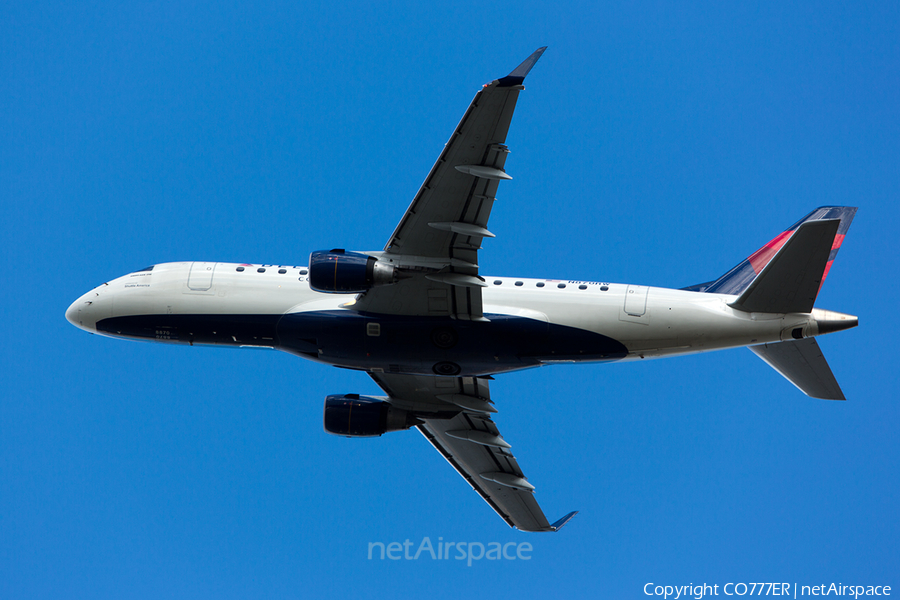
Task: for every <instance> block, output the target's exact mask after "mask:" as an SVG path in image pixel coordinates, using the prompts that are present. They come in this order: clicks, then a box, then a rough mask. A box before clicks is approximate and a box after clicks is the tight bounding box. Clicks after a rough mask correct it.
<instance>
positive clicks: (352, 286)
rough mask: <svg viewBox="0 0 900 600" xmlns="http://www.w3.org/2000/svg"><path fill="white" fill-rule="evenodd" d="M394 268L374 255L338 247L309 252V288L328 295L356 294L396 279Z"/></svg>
mask: <svg viewBox="0 0 900 600" xmlns="http://www.w3.org/2000/svg"><path fill="white" fill-rule="evenodd" d="M397 276H398V273H397V270H396V269H395V268H394V267H393V266H391V265H388V264H385V263H383V262H381V261H379V260H378V259H377V258H375V257H374V256H369V255H367V254H360V253H359V252H346V251H344V250H341V249H335V250H328V251H325V250H318V251H316V252H313V253H312V254H310V255H309V287H311V288H312V289H314V290H316V291H317V292H325V293H328V294H356V293H361V292H365V291H366V290H368V289H370V288H373V287H375V286H377V285H388V284H390V283H394V282H395V281H396V280H397Z"/></svg>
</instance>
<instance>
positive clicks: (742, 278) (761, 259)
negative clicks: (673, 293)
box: [684, 206, 856, 295]
mask: <svg viewBox="0 0 900 600" xmlns="http://www.w3.org/2000/svg"><path fill="white" fill-rule="evenodd" d="M855 215H856V207H855V206H821V207H819V208H817V209H816V210H814V211H812V212H811V213H809V214H808V215H806V216H805V217H803V218H802V219H800V220H799V221H797V222H796V223H794V224H793V225H791V226H790V227H789V228H788V229H787V230H786V231H784V232H783V233H781V234H780V235H778V236H777V237H775V239H773V240H771V241H770V242H769V243H768V244H766V245H765V246H763V247H762V248H760V249H759V250H757V251H756V252H754V253H753V254H751V255H750V256H749V257H747V258H746V259H745V260H744V261H743V262H741V264H739V265H738V266H736V267H735V268H733V269H731V270H730V271H728V272H727V273H725V274H724V275H722V276H721V277H719V278H718V279H716V280H715V281H711V282H709V283H701V284H699V285H694V286H691V287H687V288H684V289H685V290H689V291H693V292H708V293H711V294H734V295H738V294H740V293H741V292H743V291H744V290H745V289H747V286H748V285H750V282H751V281H753V280H754V279H756V276H757V275H759V274H760V273H761V272H762V270H763V269H764V268H765V266H766V265H767V264H769V261H770V260H772V257H773V256H775V254H777V253H778V251H779V250H781V247H782V246H784V244H785V243H786V242H787V241H788V240H789V239H790V238H791V236H792V235H793V234H794V232H795V231H796V230H797V228H798V227H800V225H802V224H803V223H806V222H807V221H826V220H831V219H840V220H841V224H840V225H839V226H838V230H837V233H836V234H835V236H834V242H833V243H832V245H831V254H830V255H829V256H828V262H827V263H826V264H825V271H824V273H823V274H822V283H825V278H826V277H827V276H828V271H829V270H830V269H831V263H833V262H834V259H835V257H837V253H838V250H840V248H841V243H843V241H844V236H846V235H847V230H848V229H850V223H851V222H853V217H854V216H855ZM821 288H822V286H821V284H820V285H819V289H821Z"/></svg>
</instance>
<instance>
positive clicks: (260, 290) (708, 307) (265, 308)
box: [66, 262, 830, 374]
mask: <svg viewBox="0 0 900 600" xmlns="http://www.w3.org/2000/svg"><path fill="white" fill-rule="evenodd" d="M485 281H486V282H487V283H488V287H486V288H484V289H483V302H484V314H485V315H486V316H487V317H488V319H489V320H492V321H495V320H497V319H498V317H499V316H502V317H503V318H504V320H505V321H506V320H508V323H510V324H517V323H525V324H528V325H529V327H532V328H534V327H537V329H535V330H534V331H537V332H538V333H537V334H533V333H529V337H528V341H529V343H530V342H531V341H534V339H535V337H538V338H542V336H545V335H546V336H547V340H550V341H549V342H547V343H548V345H547V346H546V348H544V347H537V346H535V348H534V349H532V350H530V351H529V353H527V354H528V355H529V357H530V358H528V359H527V360H525V362H522V360H521V357H520V358H519V359H517V360H513V358H512V356H513V355H515V354H516V349H517V348H520V347H522V346H523V343H524V341H523V339H518V340H517V339H515V338H514V337H510V334H509V329H508V328H507V330H505V331H506V333H500V334H492V332H491V325H492V323H483V324H471V323H469V324H466V326H467V327H469V328H471V331H472V333H471V335H472V336H475V337H473V338H472V343H473V344H476V345H480V346H484V344H485V342H484V341H483V340H484V339H493V338H492V335H493V337H498V336H499V337H500V338H504V339H505V340H506V342H504V343H503V344H501V343H499V342H498V346H497V348H498V349H496V350H491V352H493V359H494V360H493V361H491V360H488V359H485V360H481V361H480V362H479V361H475V363H473V364H472V366H470V367H468V368H466V367H464V369H463V370H464V371H465V373H464V374H488V373H490V372H501V371H509V370H516V369H517V368H527V367H529V366H535V365H536V364H550V363H555V362H590V361H598V360H628V359H643V358H654V357H663V356H672V355H676V354H687V353H693V352H703V351H708V350H716V349H721V348H731V347H739V346H748V345H753V344H763V343H768V342H777V341H781V340H787V339H792V338H797V337H798V336H800V337H808V336H814V335H817V334H818V327H817V321H816V319H817V318H819V319H822V318H825V317H827V316H829V315H830V313H826V312H825V311H819V310H814V311H813V313H807V314H767V313H747V312H742V311H739V310H735V309H733V308H731V307H730V306H729V305H728V303H729V302H731V301H733V300H734V298H735V297H734V296H729V295H721V294H709V293H700V292H690V291H684V290H674V289H665V288H655V287H646V286H639V285H626V284H615V283H599V282H587V281H584V282H582V281H557V280H544V279H522V278H519V279H517V278H509V277H497V278H493V277H486V278H485ZM355 297H356V296H355V294H354V295H346V294H324V293H320V292H316V291H314V290H311V289H310V287H309V283H308V278H307V270H306V268H305V267H298V266H278V265H247V264H245V265H238V264H232V263H191V262H179V263H165V264H160V265H156V266H155V267H153V268H152V270H145V271H138V272H135V273H130V274H128V275H125V276H123V277H119V278H117V279H114V280H112V281H110V282H108V283H105V284H103V285H101V286H99V287H97V288H95V289H94V290H91V291H90V292H88V293H87V294H85V295H84V296H82V297H81V298H79V299H78V300H76V301H75V302H74V303H73V304H72V305H71V306H70V307H69V309H68V311H67V312H66V317H67V318H68V319H69V320H70V321H71V322H72V323H73V324H75V325H77V326H78V327H80V328H82V329H85V330H88V331H91V332H96V333H100V334H103V335H109V336H113V337H128V338H135V339H145V340H150V341H163V342H183V343H191V344H193V343H198V344H221V345H232V346H256V347H260V346H262V347H272V348H277V349H281V350H285V351H288V352H292V353H295V354H299V355H301V356H304V357H306V358H310V359H313V360H318V361H321V362H326V363H331V364H338V365H341V366H348V367H351V368H359V369H363V370H376V371H377V370H382V369H384V368H387V367H386V366H385V365H388V364H390V365H393V364H394V360H395V359H394V358H393V357H391V356H384V357H375V358H374V359H373V358H372V357H371V356H366V357H365V358H361V357H362V356H363V355H366V354H368V355H371V354H372V352H371V350H372V349H374V348H375V346H372V345H371V344H372V343H373V342H375V341H376V340H373V339H371V338H372V337H373V336H374V337H380V336H387V335H389V334H390V330H391V328H392V327H394V328H396V327H400V324H395V323H394V322H392V321H391V320H390V319H386V320H385V319H379V318H378V317H377V316H363V317H362V320H364V321H365V324H366V326H367V329H366V330H365V331H366V333H365V334H363V333H359V334H358V338H359V339H357V334H355V333H349V334H347V335H349V336H350V338H349V339H350V340H351V341H350V343H349V345H351V346H352V345H353V344H354V343H355V341H358V342H359V345H360V346H359V352H358V353H356V354H359V355H360V358H354V356H355V354H354V352H352V351H350V352H344V351H343V350H342V351H341V352H337V353H336V352H333V351H331V350H329V349H328V343H327V341H325V340H323V338H327V337H328V332H330V331H335V332H338V331H341V327H342V324H343V323H344V321H346V320H348V319H356V320H360V319H361V317H360V315H359V314H358V313H357V312H356V311H354V310H353V309H352V308H347V307H345V306H344V305H349V306H351V307H352V304H353V301H354V299H355ZM320 315H322V316H323V317H322V318H320V317H319V316H320ZM325 316H327V319H326V320H325V321H324V322H325V324H324V325H323V324H322V323H323V321H322V319H323V318H324V317H325ZM507 318H508V319H507ZM309 319H314V320H312V321H311V320H309ZM404 319H405V321H404V323H403V325H402V326H403V327H407V328H412V329H413V330H416V329H423V328H429V327H432V326H434V325H435V324H437V323H438V321H437V320H435V319H434V318H428V317H423V318H422V320H419V321H417V320H416V318H415V317H405V318H404ZM232 321H234V322H235V323H234V324H230V323H232ZM442 321H444V322H447V323H452V324H455V325H456V326H459V325H462V322H457V321H453V320H451V319H449V318H444V319H443V320H442ZM200 322H202V323H205V325H203V324H195V323H200ZM288 322H291V323H295V324H294V325H292V327H293V329H291V330H290V331H289V335H285V334H286V332H287V331H288V330H286V329H284V327H285V326H286V325H285V324H286V323H288ZM130 323H134V325H133V326H132V325H129V324H130ZM307 323H315V326H316V334H315V336H313V335H312V334H310V335H309V336H307V337H304V335H305V334H304V331H303V329H304V327H307V325H306V324H307ZM373 323H378V326H377V327H375V328H374V329H373V326H374V325H373ZM123 324H124V325H123ZM255 324H256V325H255ZM510 326H512V325H510ZM204 327H205V329H204ZM254 327H256V329H254ZM354 327H355V326H354ZM352 331H356V329H353V330H352ZM360 331H362V330H360ZM546 331H549V334H547V333H545V332H546ZM201 332H205V333H201ZM572 332H575V333H576V334H577V336H584V335H591V334H596V336H597V339H598V340H599V339H601V338H602V339H606V340H610V344H620V345H621V346H618V345H616V348H619V350H617V351H616V350H607V349H603V348H600V349H596V348H599V347H597V346H596V345H594V346H591V344H592V342H591V343H588V342H584V341H582V342H574V341H573V343H572V344H570V343H569V342H568V340H569V339H570V338H569V335H570V333H572ZM347 335H345V336H344V339H342V340H341V343H342V344H343V345H344V346H346V345H347V344H348V338H347ZM463 335H464V336H465V335H467V334H463ZM504 336H505V337H504ZM577 336H576V337H577ZM288 338H290V339H297V340H305V341H302V342H297V343H296V344H294V343H291V342H290V341H289V340H288ZM476 338H477V339H476ZM572 339H573V340H574V338H572ZM535 343H537V342H535ZM298 344H299V345H298ZM303 344H306V345H308V346H309V347H308V348H306V349H303V348H302V345H303ZM367 344H368V345H367ZM579 344H580V345H579ZM601 345H602V344H601ZM425 346H427V344H425ZM298 348H300V349H298ZM378 348H379V351H378V353H379V354H384V353H385V352H388V353H389V350H384V349H383V347H381V346H379V347H378ZM590 348H594V349H590ZM418 352H419V353H421V352H425V353H426V354H427V353H428V350H422V349H421V348H420V349H419V350H418ZM453 354H454V353H453V351H451V350H447V351H441V352H438V351H435V355H434V356H433V357H430V358H429V357H425V358H424V362H425V363H428V362H429V361H432V359H433V360H435V361H436V360H446V359H447V357H448V356H451V357H452V355H453ZM379 361H380V362H379ZM400 362H402V361H400ZM381 363H384V365H382V364H381ZM410 364H412V363H410ZM429 364H430V363H429ZM408 369H409V370H411V371H413V372H418V371H419V370H420V369H419V368H418V367H409V368H408Z"/></svg>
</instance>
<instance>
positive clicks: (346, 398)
mask: <svg viewBox="0 0 900 600" xmlns="http://www.w3.org/2000/svg"><path fill="white" fill-rule="evenodd" d="M324 422H325V431H327V432H328V433H333V434H334V435H343V436H346V437H375V436H379V435H381V434H383V433H386V432H388V431H399V430H401V429H409V428H410V427H412V426H413V425H418V424H419V423H421V421H419V420H418V419H416V417H415V416H414V415H413V413H411V412H409V411H407V410H403V409H400V408H395V407H393V406H391V404H390V402H385V401H384V400H382V399H380V398H372V397H370V396H360V395H359V394H340V395H333V396H328V397H326V398H325V414H324Z"/></svg>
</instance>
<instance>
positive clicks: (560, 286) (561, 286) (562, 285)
mask: <svg viewBox="0 0 900 600" xmlns="http://www.w3.org/2000/svg"><path fill="white" fill-rule="evenodd" d="M556 287H558V288H559V289H563V288H564V287H566V284H564V283H561V284H559V285H558V286H556Z"/></svg>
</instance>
